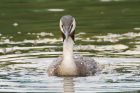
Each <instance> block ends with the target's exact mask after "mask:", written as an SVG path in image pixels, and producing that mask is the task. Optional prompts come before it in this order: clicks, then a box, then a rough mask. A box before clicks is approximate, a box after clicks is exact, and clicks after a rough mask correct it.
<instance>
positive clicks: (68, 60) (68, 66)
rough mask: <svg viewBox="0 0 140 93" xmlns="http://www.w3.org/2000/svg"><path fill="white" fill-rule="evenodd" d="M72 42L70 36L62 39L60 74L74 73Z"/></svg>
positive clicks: (75, 71)
mask: <svg viewBox="0 0 140 93" xmlns="http://www.w3.org/2000/svg"><path fill="white" fill-rule="evenodd" d="M73 45H74V42H73V40H72V38H71V37H68V38H67V39H65V40H64V43H63V61H62V63H61V65H60V69H61V70H60V72H61V74H62V75H76V74H77V68H76V64H75V62H74V59H73Z"/></svg>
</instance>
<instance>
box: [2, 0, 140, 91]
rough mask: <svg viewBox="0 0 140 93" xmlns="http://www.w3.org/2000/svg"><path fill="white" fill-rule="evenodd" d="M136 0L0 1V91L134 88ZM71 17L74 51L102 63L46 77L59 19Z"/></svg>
mask: <svg viewBox="0 0 140 93" xmlns="http://www.w3.org/2000/svg"><path fill="white" fill-rule="evenodd" d="M139 3H140V1H139V0H133V1H132V0H94V1H92V0H87V1H85V0H60V1H57V0H1V1H0V92H45V93H46V92H48V93H50V92H53V93H62V92H65V93H68V92H69V93H93V92H100V93H101V92H107V93H108V92H132V93H133V92H135V93H139V92H140V6H139ZM65 14H71V15H73V16H74V17H75V18H76V21H77V27H76V37H75V38H76V41H75V47H74V51H75V54H81V55H83V56H88V57H93V58H94V59H95V60H96V61H97V62H98V63H99V64H102V65H104V69H103V71H102V72H101V73H99V74H96V75H95V76H88V77H56V76H51V77H49V76H48V74H47V69H48V66H49V65H50V64H51V63H52V62H53V60H55V59H56V58H57V57H58V56H61V55H62V38H61V33H60V30H59V25H58V23H59V19H60V17H61V16H62V15H65Z"/></svg>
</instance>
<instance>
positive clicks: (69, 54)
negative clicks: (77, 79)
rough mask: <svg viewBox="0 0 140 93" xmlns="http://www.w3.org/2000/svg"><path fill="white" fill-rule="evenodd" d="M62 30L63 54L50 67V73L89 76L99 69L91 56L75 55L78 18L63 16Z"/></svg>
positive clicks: (60, 24) (61, 20) (54, 74)
mask: <svg viewBox="0 0 140 93" xmlns="http://www.w3.org/2000/svg"><path fill="white" fill-rule="evenodd" d="M59 26H60V30H61V33H62V37H63V56H62V57H59V58H57V59H56V60H55V61H54V62H53V63H52V64H51V65H50V66H49V68H48V74H49V75H51V76H52V75H53V76H88V75H94V74H95V73H96V72H97V70H98V63H97V62H95V60H94V59H93V58H91V57H83V56H81V55H74V53H73V47H74V41H75V37H74V36H75V27H76V20H75V18H74V17H73V16H71V15H65V16H62V17H61V19H60V23H59Z"/></svg>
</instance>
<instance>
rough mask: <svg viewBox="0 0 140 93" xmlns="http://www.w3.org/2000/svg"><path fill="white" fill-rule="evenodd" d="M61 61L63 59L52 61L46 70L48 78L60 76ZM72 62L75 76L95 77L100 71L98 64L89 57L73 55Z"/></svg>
mask: <svg viewBox="0 0 140 93" xmlns="http://www.w3.org/2000/svg"><path fill="white" fill-rule="evenodd" d="M62 61H63V57H59V58H57V59H56V60H54V61H53V63H52V64H51V65H50V67H49V68H48V74H49V75H50V76H61V75H60V73H59V67H60V64H61V62H62ZM74 62H75V64H76V68H77V75H76V76H91V75H95V74H96V73H98V72H99V71H100V70H101V69H100V66H99V64H98V63H97V62H96V61H95V60H94V59H93V58H91V57H83V56H81V55H75V56H74Z"/></svg>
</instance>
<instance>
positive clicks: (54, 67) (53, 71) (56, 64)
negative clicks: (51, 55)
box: [47, 57, 63, 76]
mask: <svg viewBox="0 0 140 93" xmlns="http://www.w3.org/2000/svg"><path fill="white" fill-rule="evenodd" d="M62 60H63V58H62V57H59V58H57V59H56V60H54V61H53V62H52V64H51V65H50V66H49V68H48V71H47V72H48V75H50V76H54V75H57V69H58V67H59V65H60V63H61V62H62Z"/></svg>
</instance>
